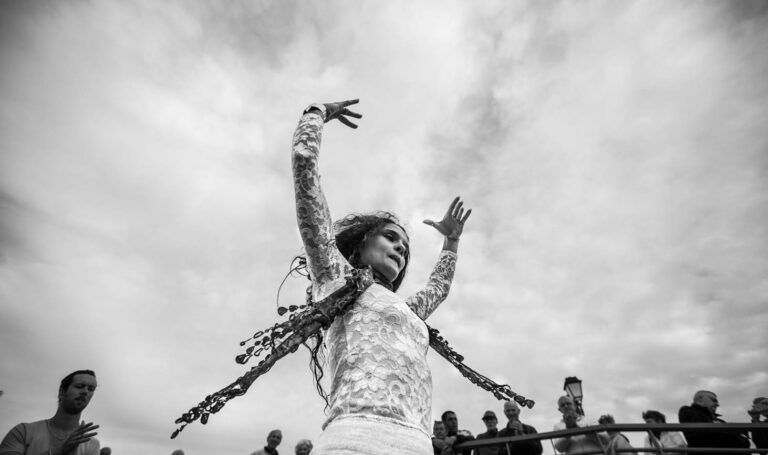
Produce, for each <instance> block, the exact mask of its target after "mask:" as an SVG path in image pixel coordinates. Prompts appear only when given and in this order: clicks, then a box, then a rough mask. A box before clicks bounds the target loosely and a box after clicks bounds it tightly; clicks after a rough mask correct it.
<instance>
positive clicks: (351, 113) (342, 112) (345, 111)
mask: <svg viewBox="0 0 768 455" xmlns="http://www.w3.org/2000/svg"><path fill="white" fill-rule="evenodd" d="M341 115H348V116H350V117H354V118H363V116H362V115H361V114H358V113H357V112H352V111H350V110H349V109H347V108H344V109H342V110H341Z"/></svg>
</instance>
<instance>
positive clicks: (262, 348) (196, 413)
mask: <svg viewBox="0 0 768 455" xmlns="http://www.w3.org/2000/svg"><path fill="white" fill-rule="evenodd" d="M373 282H374V276H373V272H372V270H371V269H370V268H365V269H355V270H353V272H352V276H350V277H348V278H347V282H346V284H345V285H344V286H342V287H341V288H339V289H338V290H337V291H335V292H334V293H333V294H331V295H329V296H328V297H326V298H325V299H323V300H321V301H319V302H316V303H314V304H309V305H302V306H295V305H291V306H290V308H289V310H290V311H291V312H294V311H296V310H299V309H301V311H299V312H297V313H294V314H291V315H290V317H289V319H288V320H287V321H285V322H282V323H279V324H275V325H274V326H272V327H270V328H268V329H266V330H260V331H258V332H256V333H255V334H253V336H252V337H251V338H249V339H248V340H244V341H241V342H240V346H245V344H246V343H248V342H249V341H250V340H255V341H254V343H253V345H252V346H249V347H248V348H247V349H246V350H245V354H240V355H238V356H237V357H236V359H235V361H236V362H237V363H240V364H245V363H246V362H248V361H249V360H250V359H251V358H256V357H259V356H260V355H261V354H263V353H264V352H266V351H269V354H267V356H266V357H264V359H263V360H261V361H260V362H259V363H258V365H256V366H255V367H253V368H251V369H250V371H248V372H247V373H245V374H244V375H243V376H240V377H239V378H237V380H236V381H235V382H233V383H232V384H230V385H228V386H226V387H224V388H223V389H221V390H219V391H218V392H216V393H213V394H211V395H208V396H207V397H205V400H203V401H201V402H200V403H199V404H198V405H197V406H195V407H193V408H191V409H190V410H189V411H188V412H186V413H184V414H182V416H181V417H179V418H178V419H176V424H183V425H181V427H179V428H177V429H176V430H175V431H174V432H173V434H172V435H171V439H173V438H175V437H176V436H178V435H179V433H180V432H181V431H182V430H183V429H184V427H186V426H187V425H189V424H190V423H192V422H194V421H195V420H198V419H199V420H200V422H201V423H202V424H203V425H205V424H206V423H207V422H208V417H209V416H210V414H215V413H217V412H219V411H220V410H221V409H222V408H223V407H224V405H225V404H226V403H227V402H228V401H229V400H231V399H233V398H235V397H239V396H241V395H245V393H246V392H247V391H248V388H249V387H250V386H251V384H253V382H254V381H255V380H256V379H257V378H258V377H259V376H261V375H263V374H264V373H266V372H268V371H269V370H270V369H271V368H272V366H273V365H274V364H275V363H276V362H277V361H278V360H279V359H281V358H283V357H285V356H286V355H288V354H290V353H293V352H296V350H297V349H298V348H299V346H301V345H302V344H305V343H306V342H307V340H308V339H309V338H310V337H312V336H313V335H314V334H317V333H319V332H321V331H322V330H323V329H327V328H328V327H329V326H330V325H331V322H333V321H334V319H336V317H337V316H339V315H341V314H343V313H344V312H345V311H346V310H347V309H348V308H349V307H351V306H352V304H353V303H354V302H355V301H356V300H357V298H358V297H359V296H360V295H361V294H362V293H363V292H365V290H366V289H368V287H369V286H371V284H373ZM286 311H288V310H287V309H285V308H282V307H280V308H279V309H278V312H279V313H280V314H281V315H282V314H285V313H286ZM427 329H428V330H429V345H430V346H431V347H432V349H434V350H435V351H437V353H438V354H440V355H441V356H443V358H445V359H446V360H448V362H450V363H451V365H453V366H454V367H456V369H458V370H459V371H460V372H461V374H462V375H463V376H464V377H466V378H467V379H469V380H470V382H472V383H473V384H476V385H477V386H478V387H481V388H482V389H485V390H487V391H489V392H491V393H492V394H493V395H494V396H495V397H496V398H498V399H499V400H509V399H513V400H515V401H516V402H518V403H520V404H521V405H522V406H527V407H528V408H532V407H533V405H534V402H533V400H528V399H526V398H525V397H523V396H521V395H518V394H516V393H515V392H513V391H512V389H510V388H509V386H508V385H506V384H504V385H499V384H496V383H495V382H493V381H491V380H490V379H488V378H487V377H485V376H483V375H482V374H480V373H478V372H476V371H475V370H473V369H472V368H469V367H468V366H466V365H464V364H463V363H462V362H463V361H464V357H462V356H461V355H460V354H459V353H457V352H456V351H454V350H453V349H452V348H451V347H450V346H449V345H448V342H447V341H446V340H445V339H443V337H441V336H440V332H438V331H437V329H434V328H432V327H430V326H429V325H427ZM280 340H282V341H280Z"/></svg>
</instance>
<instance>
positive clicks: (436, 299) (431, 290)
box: [406, 250, 457, 319]
mask: <svg viewBox="0 0 768 455" xmlns="http://www.w3.org/2000/svg"><path fill="white" fill-rule="evenodd" d="M456 257H457V256H456V253H454V252H452V251H446V250H443V251H442V252H441V253H440V258H438V260H437V264H435V268H434V269H433V270H432V274H431V275H430V276H429V282H428V283H427V286H426V287H425V288H424V289H422V290H421V291H419V292H417V293H416V294H414V295H412V296H410V297H408V299H407V300H406V303H407V304H408V306H409V307H410V308H411V310H413V312H414V313H416V315H417V316H418V317H420V318H421V319H427V318H428V317H429V315H430V314H432V312H433V311H435V309H437V307H438V306H439V305H440V304H441V303H443V300H445V298H446V297H448V291H450V290H451V281H452V280H453V272H454V271H455V270H456Z"/></svg>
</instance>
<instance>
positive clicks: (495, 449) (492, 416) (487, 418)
mask: <svg viewBox="0 0 768 455" xmlns="http://www.w3.org/2000/svg"><path fill="white" fill-rule="evenodd" d="M483 423H484V424H485V428H486V432H485V433H480V434H479V435H477V439H492V438H496V437H498V434H499V430H498V429H497V428H496V425H498V424H499V421H498V419H496V413H495V412H493V411H485V413H484V414H483ZM498 453H499V446H491V447H480V448H477V449H475V452H474V455H497V454H498Z"/></svg>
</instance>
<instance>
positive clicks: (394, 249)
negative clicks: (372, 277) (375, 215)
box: [360, 223, 409, 282]
mask: <svg viewBox="0 0 768 455" xmlns="http://www.w3.org/2000/svg"><path fill="white" fill-rule="evenodd" d="M408 248H409V246H408V236H407V235H406V234H405V231H404V230H403V228H401V227H400V226H398V225H396V224H395V223H387V224H385V225H384V226H382V227H381V229H379V231H378V232H376V233H372V234H370V235H369V236H368V238H367V239H366V240H365V243H364V244H363V247H362V248H361V250H360V263H361V264H362V265H370V266H371V267H373V268H374V270H376V271H377V272H379V273H380V274H382V275H383V276H384V277H385V278H387V279H388V280H389V281H390V282H392V281H394V280H395V278H397V276H398V275H399V274H400V272H401V271H402V270H403V268H404V267H405V256H406V254H407V253H408Z"/></svg>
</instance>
